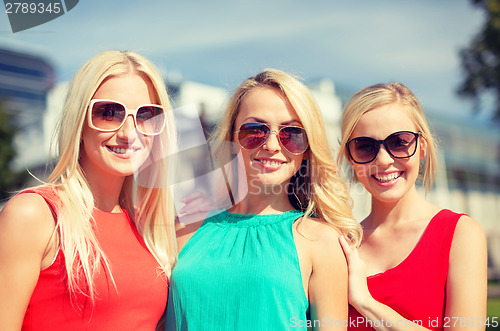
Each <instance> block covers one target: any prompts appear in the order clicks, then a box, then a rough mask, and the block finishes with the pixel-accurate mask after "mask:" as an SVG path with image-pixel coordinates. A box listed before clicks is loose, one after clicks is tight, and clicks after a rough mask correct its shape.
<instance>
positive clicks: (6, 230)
mask: <svg viewBox="0 0 500 331" xmlns="http://www.w3.org/2000/svg"><path fill="white" fill-rule="evenodd" d="M94 98H99V99H111V100H116V101H120V102H122V103H124V104H125V105H126V106H127V108H130V109H136V108H137V107H138V106H139V105H142V104H151V103H155V102H154V101H155V100H154V88H153V87H152V85H151V83H150V82H149V81H147V80H145V79H143V78H142V77H141V76H138V75H135V74H128V75H122V76H116V77H113V78H109V79H107V80H106V81H105V82H104V83H103V84H101V86H100V87H99V88H98V90H97V91H96V93H95V95H94ZM82 111H85V110H82ZM82 139H83V142H82V144H83V146H82V149H81V155H80V161H81V166H82V169H83V170H84V172H85V174H86V176H87V180H88V182H89V185H90V188H91V190H92V193H93V194H94V197H95V201H96V207H97V208H99V209H101V210H103V211H107V212H118V211H120V206H119V202H118V199H119V195H120V191H121V188H122V185H123V181H124V180H125V177H126V176H129V175H131V174H132V173H133V166H132V165H131V160H130V159H131V158H132V157H133V155H132V154H133V153H140V152H141V151H145V150H147V148H146V147H147V146H148V144H149V142H148V141H149V140H148V138H147V137H144V136H142V135H141V134H140V133H138V132H136V131H135V127H134V123H133V120H132V118H131V117H129V118H127V122H126V123H125V124H124V125H123V127H122V128H121V129H120V130H118V131H114V132H106V133H103V132H98V131H96V130H93V129H90V128H89V127H88V125H87V122H85V124H84V129H83V134H82ZM109 146H111V147H116V146H120V147H125V146H128V147H127V148H129V147H133V151H134V152H128V155H127V153H125V155H124V153H121V152H118V153H117V152H116V148H115V151H113V148H111V149H110V148H109ZM142 157H143V156H142ZM54 231H55V220H54V218H53V216H52V212H51V210H50V208H49V207H48V205H47V203H46V202H45V200H44V199H43V198H42V197H41V196H39V195H38V194H33V193H26V194H20V195H17V196H15V197H14V198H12V199H11V200H9V202H8V203H7V204H6V205H5V207H4V208H3V210H2V212H1V213H0V329H1V330H6V331H10V330H20V329H21V324H22V321H23V318H24V314H25V312H26V309H27V306H28V303H29V300H30V298H31V295H32V293H33V290H34V289H35V286H36V284H37V281H38V277H39V274H40V271H41V270H44V269H46V268H47V267H49V266H50V265H51V263H52V262H53V260H54V257H55V254H56V253H57V249H58V242H57V240H58V238H57V236H54Z"/></svg>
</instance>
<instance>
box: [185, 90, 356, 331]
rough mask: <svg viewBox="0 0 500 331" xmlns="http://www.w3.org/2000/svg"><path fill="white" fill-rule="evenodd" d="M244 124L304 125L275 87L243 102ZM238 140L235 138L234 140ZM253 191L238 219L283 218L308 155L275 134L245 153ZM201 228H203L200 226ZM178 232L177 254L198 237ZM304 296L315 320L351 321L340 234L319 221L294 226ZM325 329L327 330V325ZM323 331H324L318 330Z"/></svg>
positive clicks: (252, 94)
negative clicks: (289, 148) (288, 191)
mask: <svg viewBox="0 0 500 331" xmlns="http://www.w3.org/2000/svg"><path fill="white" fill-rule="evenodd" d="M246 122H262V123H267V124H269V125H270V126H271V130H275V131H277V130H278V129H279V128H280V125H294V126H301V122H300V119H299V117H298V116H297V114H296V112H295V110H294V109H293V107H292V106H291V105H290V104H289V102H288V100H287V99H286V97H285V96H284V94H283V93H282V92H281V91H280V90H279V89H276V88H271V87H265V88H255V89H253V90H251V91H250V92H248V93H247V95H246V96H245V97H244V99H243V100H242V102H241V105H240V109H239V113H238V116H237V118H236V123H235V128H236V129H238V128H239V127H240V125H241V124H243V123H246ZM234 141H236V136H234ZM241 153H242V160H243V162H244V166H245V169H246V180H247V181H248V183H249V185H248V188H249V192H248V194H247V195H246V196H245V198H244V199H242V201H241V202H240V203H238V204H237V205H236V206H234V207H233V208H232V209H231V210H230V211H231V212H232V213H238V214H279V213H282V212H285V211H288V210H293V209H294V208H293V207H292V205H291V204H290V201H289V200H288V196H287V194H286V186H287V185H288V183H289V181H290V178H291V177H292V176H293V174H295V173H296V172H297V170H298V169H299V167H300V165H301V162H302V160H303V159H304V158H305V157H307V152H306V153H303V154H300V155H294V154H291V153H290V152H288V151H287V150H286V149H285V148H284V147H283V146H282V145H281V143H280V141H279V139H278V137H277V135H276V134H271V135H270V137H269V139H268V140H267V141H266V143H264V144H263V145H262V146H260V147H259V148H256V149H254V150H244V149H242V150H241ZM198 226H199V224H198ZM186 232H187V231H186V229H185V228H184V229H179V231H178V234H181V235H180V236H179V237H178V238H179V239H178V246H179V249H182V246H183V245H184V244H185V243H186V242H187V240H188V239H189V237H191V235H192V234H193V233H194V230H191V231H190V232H189V233H187V234H186ZM293 235H294V240H295V245H296V247H297V253H298V257H299V264H300V270H301V275H302V281H303V287H304V292H305V294H306V296H307V298H308V300H309V302H310V305H311V317H312V319H313V320H322V319H323V318H325V319H326V318H327V319H328V321H332V323H331V324H330V325H328V326H332V327H333V326H334V324H335V323H334V322H335V321H346V320H347V307H348V305H347V265H346V260H345V257H344V254H343V252H342V249H341V247H340V245H339V243H338V238H339V237H340V235H339V232H338V231H337V230H336V229H334V228H333V227H331V226H328V225H326V224H325V223H322V222H320V221H319V220H317V219H312V218H306V219H304V220H302V221H301V222H300V223H299V224H297V222H295V223H294V225H293ZM324 327H326V325H324ZM316 329H321V328H316Z"/></svg>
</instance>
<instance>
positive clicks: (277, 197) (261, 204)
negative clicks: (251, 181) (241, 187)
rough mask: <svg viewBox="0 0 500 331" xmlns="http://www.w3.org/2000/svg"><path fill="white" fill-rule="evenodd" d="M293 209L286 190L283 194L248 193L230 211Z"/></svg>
mask: <svg viewBox="0 0 500 331" xmlns="http://www.w3.org/2000/svg"><path fill="white" fill-rule="evenodd" d="M293 209H294V208H293V206H292V204H291V203H290V201H289V200H288V195H287V194H286V193H285V192H284V193H282V194H252V193H248V194H247V195H246V196H245V197H244V198H243V199H242V200H241V201H240V202H238V203H237V204H236V205H234V207H232V208H231V209H230V211H231V212H232V213H237V214H277V213H283V212H286V211H289V210H293Z"/></svg>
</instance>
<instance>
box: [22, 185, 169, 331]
mask: <svg viewBox="0 0 500 331" xmlns="http://www.w3.org/2000/svg"><path fill="white" fill-rule="evenodd" d="M35 191H36V192H35V193H38V194H40V195H41V196H42V197H43V198H44V199H45V200H46V201H47V203H48V204H49V205H50V206H51V208H52V209H53V210H54V211H56V213H57V202H58V199H57V193H55V191H54V190H52V189H50V188H42V189H36V190H35ZM25 192H33V191H32V190H31V191H25ZM93 216H94V218H95V220H96V236H97V240H98V241H99V244H100V245H101V248H102V250H103V251H104V253H105V255H106V257H107V258H108V261H109V264H110V266H111V272H112V275H113V277H114V280H115V283H116V289H115V287H114V285H113V283H112V281H111V279H110V278H109V274H108V273H107V272H105V271H104V270H103V269H101V270H100V271H99V273H98V275H97V276H96V277H95V280H94V282H95V288H96V290H97V296H96V300H95V303H94V305H92V304H91V302H90V300H89V299H86V298H85V296H83V295H81V294H79V295H78V296H77V302H78V303H80V304H83V308H81V309H79V308H77V307H76V306H75V305H74V304H72V302H71V301H70V296H69V293H68V288H67V285H66V279H65V276H66V272H65V263H64V256H63V253H62V252H61V251H60V250H59V251H58V253H57V255H56V257H55V260H54V262H53V263H52V264H51V265H50V266H49V267H48V268H46V269H44V270H42V271H41V272H40V276H39V279H38V283H37V285H36V287H35V290H34V291H33V294H32V296H31V299H30V302H29V305H28V309H27V310H26V315H25V317H24V321H23V327H22V330H103V331H110V330H134V331H135V330H154V329H155V327H156V324H157V322H158V320H159V319H160V318H161V316H162V314H163V311H164V309H165V306H166V303H167V295H168V279H167V277H166V276H164V275H163V274H161V273H160V266H159V264H158V263H157V262H156V260H155V259H154V257H153V256H152V255H151V253H150V252H149V250H148V249H147V248H146V245H145V244H144V241H143V240H142V238H141V237H140V235H139V234H138V233H137V230H136V228H135V226H134V224H133V222H132V221H131V219H130V217H129V216H128V214H127V213H126V212H122V213H107V212H103V211H101V210H98V209H94V212H93Z"/></svg>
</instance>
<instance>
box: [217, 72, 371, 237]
mask: <svg viewBox="0 0 500 331" xmlns="http://www.w3.org/2000/svg"><path fill="white" fill-rule="evenodd" d="M259 87H260V88H262V87H273V88H278V89H280V90H281V92H282V93H283V94H284V95H285V97H286V99H287V100H288V102H289V103H290V105H291V106H292V107H293V109H294V110H295V112H296V113H297V116H298V117H299V119H300V122H301V124H302V126H303V127H304V129H305V130H306V133H307V138H308V141H309V149H308V151H306V153H308V158H307V159H305V160H304V161H303V162H302V165H301V168H300V169H299V171H298V172H297V173H296V174H295V175H294V176H293V177H292V178H291V180H290V185H289V189H288V198H289V200H290V203H291V204H292V205H293V206H294V207H295V208H296V209H298V210H302V211H304V212H305V215H306V216H316V217H318V218H320V219H322V220H324V221H325V222H327V223H329V224H333V225H335V226H336V227H337V228H338V229H340V230H341V232H342V233H343V234H344V235H345V236H346V237H347V238H348V239H350V241H351V242H352V243H353V244H354V245H358V244H359V242H360V240H361V237H362V230H361V226H360V225H359V223H358V222H356V221H355V220H354V218H353V216H352V200H351V198H350V196H349V194H348V190H347V184H346V182H345V181H344V180H343V179H342V178H341V177H340V176H339V173H338V167H337V164H336V163H335V161H334V159H333V158H332V156H331V154H330V149H329V146H328V143H327V139H326V131H325V125H324V122H323V116H322V115H321V112H320V111H319V108H318V106H317V105H316V102H315V101H314V99H313V97H312V95H311V94H310V92H309V90H308V89H307V87H306V86H305V85H304V84H303V83H301V82H300V81H299V79H297V78H295V77H293V76H292V75H290V74H288V73H285V72H283V71H280V70H276V69H265V70H263V71H261V72H260V73H258V74H257V75H256V76H254V77H250V78H248V79H246V80H245V81H243V82H242V83H241V84H240V85H239V86H238V87H237V88H236V90H235V92H234V93H233V95H232V97H231V99H230V100H229V103H228V106H227V108H226V111H225V112H224V114H223V116H222V119H221V120H220V121H219V123H218V125H217V128H216V130H215V132H214V135H213V137H212V138H211V140H212V141H213V142H215V145H216V147H215V152H214V155H217V157H218V158H219V159H220V160H221V163H222V164H228V160H230V159H231V158H232V157H233V156H231V154H232V151H231V149H230V148H227V147H224V148H221V147H220V146H227V144H226V143H227V142H231V141H232V140H233V135H234V131H235V130H236V128H235V127H234V125H235V121H236V117H237V116H238V113H239V108H240V105H241V102H242V100H243V99H244V97H245V96H246V95H247V94H248V93H249V92H250V91H251V90H252V89H255V88H259ZM229 170H230V171H229V173H230V174H229V175H228V178H227V180H228V181H229V183H228V185H229V187H232V188H234V187H235V185H234V184H232V183H230V182H231V180H234V178H233V179H232V177H234V174H235V172H236V171H235V170H233V171H232V172H231V169H229ZM236 180H237V179H236Z"/></svg>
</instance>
